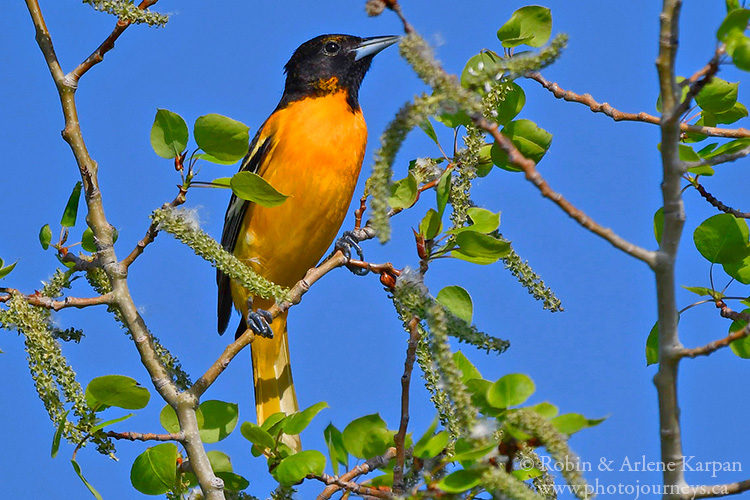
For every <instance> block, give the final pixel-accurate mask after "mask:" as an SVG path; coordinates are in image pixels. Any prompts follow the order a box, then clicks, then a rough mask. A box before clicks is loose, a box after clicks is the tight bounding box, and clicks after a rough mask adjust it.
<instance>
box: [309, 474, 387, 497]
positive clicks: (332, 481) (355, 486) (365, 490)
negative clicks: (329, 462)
mask: <svg viewBox="0 0 750 500" xmlns="http://www.w3.org/2000/svg"><path fill="white" fill-rule="evenodd" d="M307 478H308V479H317V480H318V481H321V482H322V483H325V484H327V485H329V486H337V487H339V488H342V489H345V490H347V491H351V492H352V493H355V494H357V495H360V496H363V497H365V498H368V497H370V498H396V497H395V496H394V495H393V493H391V492H389V491H383V490H379V489H376V488H373V487H371V486H365V485H362V484H359V483H355V482H353V481H344V480H343V479H340V478H338V477H336V476H329V475H328V474H325V473H324V474H321V475H319V476H315V475H312V474H310V475H308V476H307Z"/></svg>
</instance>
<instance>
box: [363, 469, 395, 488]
mask: <svg viewBox="0 0 750 500" xmlns="http://www.w3.org/2000/svg"><path fill="white" fill-rule="evenodd" d="M368 485H370V486H372V487H373V488H378V487H380V486H388V487H392V486H393V471H387V472H386V473H385V474H381V475H379V476H375V477H374V478H372V479H370V481H369V483H368Z"/></svg>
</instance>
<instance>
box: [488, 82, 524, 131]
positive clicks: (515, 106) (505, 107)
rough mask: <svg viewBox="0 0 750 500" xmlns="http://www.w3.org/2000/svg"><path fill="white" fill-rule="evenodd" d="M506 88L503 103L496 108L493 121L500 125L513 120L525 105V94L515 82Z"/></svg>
mask: <svg viewBox="0 0 750 500" xmlns="http://www.w3.org/2000/svg"><path fill="white" fill-rule="evenodd" d="M508 87H509V88H508V90H507V91H506V93H505V97H504V99H503V101H502V102H501V103H500V104H499V105H498V106H497V116H496V117H495V121H496V122H497V123H499V124H500V125H505V124H506V123H508V122H509V121H511V120H512V119H513V118H515V117H516V116H517V115H518V113H520V112H521V110H522V109H523V107H524V105H525V104H526V93H525V92H524V91H523V89H522V88H521V87H520V86H519V85H518V84H517V83H516V82H509V84H508Z"/></svg>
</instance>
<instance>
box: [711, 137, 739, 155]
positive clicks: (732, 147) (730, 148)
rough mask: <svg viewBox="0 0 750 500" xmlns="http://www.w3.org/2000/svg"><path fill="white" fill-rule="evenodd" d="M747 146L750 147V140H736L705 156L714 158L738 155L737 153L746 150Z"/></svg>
mask: <svg viewBox="0 0 750 500" xmlns="http://www.w3.org/2000/svg"><path fill="white" fill-rule="evenodd" d="M747 146H750V138H747V137H746V138H743V139H735V140H733V141H729V142H727V143H724V144H722V145H721V146H719V147H718V148H716V149H715V150H713V151H712V152H711V153H709V154H707V155H706V156H704V158H713V157H714V156H718V155H723V154H729V153H736V152H737V151H740V150H741V149H745V148H746V147H747Z"/></svg>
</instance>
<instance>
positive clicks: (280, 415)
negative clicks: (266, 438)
mask: <svg viewBox="0 0 750 500" xmlns="http://www.w3.org/2000/svg"><path fill="white" fill-rule="evenodd" d="M285 418H286V413H284V412H280V411H277V412H276V413H272V414H271V415H269V416H268V418H267V419H265V420H264V421H263V423H262V424H260V427H261V428H262V429H263V430H265V431H268V432H269V433H271V434H273V432H271V428H272V427H274V426H275V425H276V424H278V423H279V422H281V421H282V420H284V419H285Z"/></svg>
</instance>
